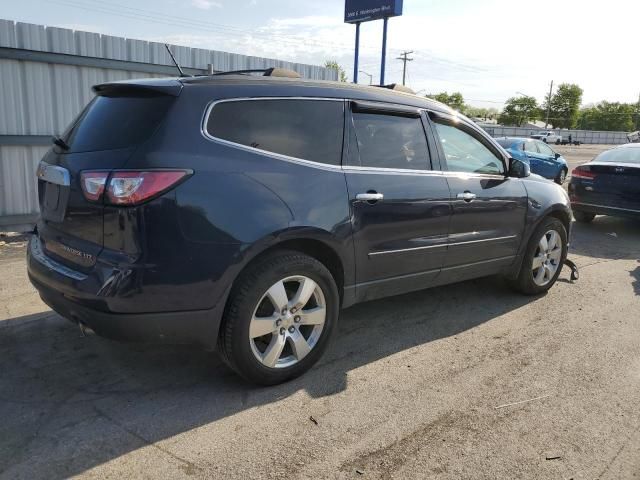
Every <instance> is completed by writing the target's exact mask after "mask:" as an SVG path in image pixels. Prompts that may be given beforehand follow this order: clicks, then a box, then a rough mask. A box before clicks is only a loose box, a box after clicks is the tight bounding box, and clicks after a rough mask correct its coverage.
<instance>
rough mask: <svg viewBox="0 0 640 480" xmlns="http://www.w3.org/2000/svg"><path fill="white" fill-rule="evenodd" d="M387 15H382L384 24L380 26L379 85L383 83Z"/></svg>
mask: <svg viewBox="0 0 640 480" xmlns="http://www.w3.org/2000/svg"><path fill="white" fill-rule="evenodd" d="M388 22H389V17H384V24H383V27H382V63H381V64H380V85H384V67H385V61H386V59H387V23H388Z"/></svg>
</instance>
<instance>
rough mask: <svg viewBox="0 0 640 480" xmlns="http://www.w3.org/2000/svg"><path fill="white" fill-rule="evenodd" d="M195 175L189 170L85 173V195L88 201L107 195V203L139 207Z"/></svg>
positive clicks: (83, 182) (83, 189) (82, 178)
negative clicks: (189, 176)
mask: <svg viewBox="0 0 640 480" xmlns="http://www.w3.org/2000/svg"><path fill="white" fill-rule="evenodd" d="M191 173H192V172H191V171H187V170H148V171H131V170H114V171H112V172H99V171H85V172H82V174H81V176H80V178H81V181H80V183H81V185H82V192H83V193H84V196H85V197H86V198H87V200H90V201H93V202H96V201H99V200H101V198H102V196H103V194H105V191H106V197H107V198H106V200H107V203H110V204H112V205H125V206H131V205H137V204H139V203H142V202H145V201H147V200H150V199H151V198H153V197H156V196H158V195H160V194H162V193H164V192H166V191H167V190H169V189H171V188H173V187H175V186H176V185H177V184H178V183H179V182H180V181H181V180H183V179H184V178H185V177H187V176H188V175H190V174H191Z"/></svg>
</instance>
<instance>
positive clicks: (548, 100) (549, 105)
mask: <svg viewBox="0 0 640 480" xmlns="http://www.w3.org/2000/svg"><path fill="white" fill-rule="evenodd" d="M552 92H553V80H551V86H550V87H549V96H548V97H547V120H546V121H545V124H544V129H545V130H546V129H547V128H549V113H550V112H551V93H552Z"/></svg>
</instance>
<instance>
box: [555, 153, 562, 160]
mask: <svg viewBox="0 0 640 480" xmlns="http://www.w3.org/2000/svg"><path fill="white" fill-rule="evenodd" d="M561 156H562V155H560V154H559V153H558V152H556V155H555V157H556V160H557V159H559V158H560V157H561Z"/></svg>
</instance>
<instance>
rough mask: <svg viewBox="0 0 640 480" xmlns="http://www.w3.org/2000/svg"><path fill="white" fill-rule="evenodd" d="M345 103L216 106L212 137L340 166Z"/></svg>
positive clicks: (272, 102) (256, 102) (250, 102)
mask: <svg viewBox="0 0 640 480" xmlns="http://www.w3.org/2000/svg"><path fill="white" fill-rule="evenodd" d="M343 125H344V105H343V102H338V101H329V100H240V101H232V102H221V103H218V104H217V105H215V106H214V107H213V110H212V111H211V114H210V115H209V120H208V122H207V132H208V133H209V135H211V136H213V137H215V138H219V139H222V140H227V141H229V142H233V143H237V144H240V145H244V146H247V147H252V148H257V149H260V150H265V151H267V152H272V153H277V154H280V155H286V156H288V157H295V158H300V159H303V160H311V161H313V162H319V163H327V164H330V165H340V159H341V157H342V133H343Z"/></svg>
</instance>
